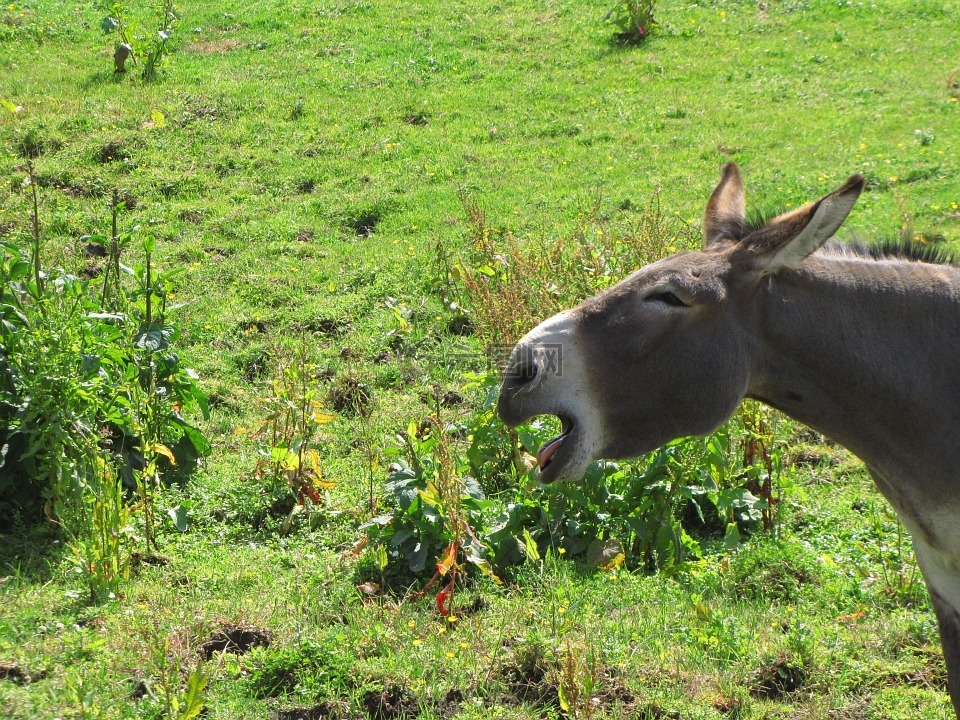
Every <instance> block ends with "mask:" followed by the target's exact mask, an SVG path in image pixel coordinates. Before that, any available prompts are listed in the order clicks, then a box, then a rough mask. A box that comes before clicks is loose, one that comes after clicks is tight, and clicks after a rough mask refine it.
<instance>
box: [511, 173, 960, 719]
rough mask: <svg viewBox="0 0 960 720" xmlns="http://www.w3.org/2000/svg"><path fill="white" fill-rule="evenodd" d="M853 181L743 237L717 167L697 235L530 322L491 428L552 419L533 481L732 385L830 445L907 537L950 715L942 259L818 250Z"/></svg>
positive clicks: (708, 410)
mask: <svg viewBox="0 0 960 720" xmlns="http://www.w3.org/2000/svg"><path fill="white" fill-rule="evenodd" d="M862 188H863V178H861V177H859V176H853V177H852V178H850V180H848V181H847V183H846V184H844V185H843V186H842V187H841V188H839V189H838V190H836V191H835V192H833V193H831V194H829V195H827V196H825V197H824V198H821V199H820V200H818V201H817V202H815V203H811V204H810V205H807V206H805V207H803V208H800V209H798V210H795V211H793V212H790V213H787V214H785V215H781V216H779V217H777V218H774V219H773V220H771V221H770V222H768V223H767V224H766V225H765V226H764V227H762V228H759V229H753V230H751V231H749V232H747V234H746V235H745V236H744V230H743V229H744V228H745V227H746V223H745V221H744V217H743V212H744V203H743V186H742V181H741V180H740V174H739V171H738V170H737V168H736V166H735V165H733V164H730V165H728V166H727V167H725V168H724V174H723V178H722V179H721V182H720V185H718V187H717V189H716V190H715V191H714V194H713V196H712V197H711V200H710V203H709V205H708V208H707V212H706V216H705V234H706V247H705V248H704V249H703V250H701V251H698V252H691V253H684V254H680V255H675V256H673V257H670V258H666V259H664V260H661V261H660V262H657V263H654V264H652V265H649V266H647V267H644V268H642V269H640V270H638V271H637V272H636V273H634V274H633V275H631V276H630V277H629V278H627V279H626V280H624V281H623V282H621V283H620V284H618V285H616V286H614V287H613V288H610V289H609V290H607V291H605V292H603V293H601V294H600V295H598V296H597V297H595V298H592V299H590V300H587V301H586V302H584V303H583V304H582V305H580V306H579V307H576V308H574V309H572V310H570V311H567V312H565V313H562V314H561V315H559V316H556V317H555V318H551V319H550V320H548V321H546V322H545V323H543V324H542V325H540V326H538V327H537V328H535V329H534V330H532V331H531V332H530V333H529V334H528V335H527V336H526V337H525V338H524V339H523V340H521V341H520V343H518V346H517V348H516V349H515V351H514V354H513V356H512V359H511V364H510V366H509V369H510V372H508V373H507V375H506V376H505V379H504V383H503V386H502V389H501V395H500V399H499V405H498V410H499V413H500V416H501V418H503V419H504V421H505V422H507V423H509V424H517V423H519V422H522V421H524V420H527V419H529V418H530V417H532V416H534V415H538V414H557V415H562V416H564V417H566V418H569V419H570V421H571V424H572V428H573V429H572V430H571V432H570V434H569V435H568V437H567V438H566V439H565V440H564V441H563V442H562V443H560V444H559V449H556V448H553V449H555V452H551V453H549V454H547V455H546V456H545V462H546V467H544V468H542V469H541V477H542V479H543V480H544V481H545V482H549V481H553V480H577V479H579V477H580V476H582V474H583V471H584V469H585V468H586V465H587V464H588V463H589V462H590V461H591V460H596V459H600V458H609V459H615V458H625V457H634V456H637V455H641V454H643V453H646V452H649V451H651V450H653V449H655V448H657V447H659V446H660V445H662V444H663V443H665V442H667V441H669V440H672V439H674V438H676V437H681V436H685V435H698V434H706V433H709V432H711V431H712V430H714V429H715V428H716V427H718V426H719V425H720V424H721V423H723V422H724V421H725V420H726V419H727V418H728V417H729V416H730V415H731V414H732V413H733V412H734V410H735V409H736V407H737V405H738V404H739V403H740V401H741V400H742V399H743V398H745V397H751V398H756V399H758V400H761V401H763V402H765V403H767V404H768V405H771V406H773V407H775V408H778V409H780V410H782V411H784V412H785V413H787V414H788V415H790V416H791V417H794V418H796V419H797V420H800V421H802V422H804V423H806V424H807V425H809V426H811V427H813V428H815V429H816V430H818V431H820V432H822V433H824V434H825V435H828V436H829V437H831V438H833V439H834V440H835V441H837V442H839V443H841V444H843V445H844V446H845V447H847V448H848V449H850V450H851V451H852V452H854V453H855V454H857V455H858V456H859V457H860V458H861V459H862V460H864V461H865V462H866V464H867V466H868V468H869V469H870V472H871V475H872V476H873V478H874V479H875V481H876V483H877V486H878V488H879V489H880V491H881V492H882V493H883V494H884V495H885V496H886V497H887V499H888V500H889V501H890V503H891V504H892V505H893V507H894V508H895V509H896V511H897V513H898V515H899V517H900V518H901V520H902V521H903V523H904V525H905V526H906V527H907V528H908V529H909V530H910V532H911V534H912V536H913V541H914V547H915V549H916V553H917V560H918V562H919V564H920V567H921V570H922V571H923V574H924V578H925V579H926V582H927V586H928V588H929V589H930V591H931V595H932V597H933V598H934V606H935V608H936V611H937V617H938V619H939V621H940V626H941V637H942V638H943V644H944V650H945V657H946V662H947V666H948V670H949V681H950V689H951V693H952V698H953V703H954V707H955V709H956V710H957V714H958V718H960V686H958V685H960V615H958V609H960V477H958V474H960V470H958V468H960V268H957V267H954V266H944V265H934V264H929V263H924V262H918V261H915V260H901V259H897V258H885V259H876V258H872V257H867V256H864V255H862V254H856V253H842V252H836V251H830V250H819V249H818V248H819V247H820V246H822V245H823V244H824V243H825V242H826V241H827V240H828V239H829V237H830V236H832V235H833V233H834V232H835V231H836V230H837V228H838V227H839V226H840V224H841V223H842V222H843V220H844V218H845V217H846V214H847V213H848V212H850V209H851V208H852V207H853V203H854V202H855V200H856V198H857V196H858V195H859V193H860V191H861V190H862ZM678 303H679V305H678ZM546 347H561V349H562V352H563V363H562V368H563V369H562V371H561V372H559V373H551V372H550V371H549V370H548V369H546V366H545V365H542V364H541V363H540V361H539V360H537V358H541V357H543V356H542V355H538V352H541V351H542V350H543V348H546ZM531 358H532V359H531ZM531 378H535V379H536V382H531Z"/></svg>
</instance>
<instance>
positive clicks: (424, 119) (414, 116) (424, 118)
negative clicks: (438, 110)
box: [403, 112, 430, 127]
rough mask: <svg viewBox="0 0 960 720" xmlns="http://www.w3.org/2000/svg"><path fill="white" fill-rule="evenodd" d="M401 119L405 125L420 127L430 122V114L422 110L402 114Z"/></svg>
mask: <svg viewBox="0 0 960 720" xmlns="http://www.w3.org/2000/svg"><path fill="white" fill-rule="evenodd" d="M403 121H404V122H405V123H406V124H407V125H415V126H418V127H420V126H423V125H427V124H428V123H429V122H430V116H429V115H427V114H425V113H422V112H412V113H407V114H406V115H404V117H403Z"/></svg>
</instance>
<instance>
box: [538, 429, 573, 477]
mask: <svg viewBox="0 0 960 720" xmlns="http://www.w3.org/2000/svg"><path fill="white" fill-rule="evenodd" d="M565 439H566V438H565V437H564V436H560V437H558V438H557V439H556V440H551V441H550V442H549V443H547V444H546V445H544V446H543V447H542V448H540V452H538V453H537V464H538V465H540V469H541V470H543V468H545V467H546V466H547V463H548V462H550V458H552V457H553V455H554V453H555V452H557V450H558V449H559V448H560V446H561V445H562V444H563V441H564V440H565Z"/></svg>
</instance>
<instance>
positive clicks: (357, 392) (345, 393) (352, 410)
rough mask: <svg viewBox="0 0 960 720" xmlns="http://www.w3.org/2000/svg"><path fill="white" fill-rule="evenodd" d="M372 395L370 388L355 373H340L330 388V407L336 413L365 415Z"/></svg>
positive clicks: (368, 409)
mask: <svg viewBox="0 0 960 720" xmlns="http://www.w3.org/2000/svg"><path fill="white" fill-rule="evenodd" d="M372 401H373V396H372V395H371V393H370V389H369V388H368V387H367V386H366V385H365V384H364V383H362V382H361V381H360V379H359V378H358V377H356V376H355V375H342V376H340V377H339V378H337V379H336V380H335V381H334V383H333V387H332V388H331V389H330V407H332V408H333V409H334V410H335V411H336V412H338V413H346V414H348V415H364V416H365V415H367V414H368V413H369V411H370V404H371V402H372Z"/></svg>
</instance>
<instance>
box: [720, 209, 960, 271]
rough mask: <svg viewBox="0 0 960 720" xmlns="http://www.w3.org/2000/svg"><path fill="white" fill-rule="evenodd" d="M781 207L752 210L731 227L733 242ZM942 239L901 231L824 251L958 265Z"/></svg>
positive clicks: (764, 222)
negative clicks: (898, 234) (896, 233)
mask: <svg viewBox="0 0 960 720" xmlns="http://www.w3.org/2000/svg"><path fill="white" fill-rule="evenodd" d="M784 212H786V210H785V209H784V208H782V207H774V208H766V209H763V210H753V211H751V212H749V213H748V215H747V217H746V218H745V219H744V220H742V221H740V222H739V223H737V224H736V225H735V226H734V227H733V240H735V241H739V240H743V238H745V237H746V236H747V235H749V234H750V233H753V232H756V231H757V230H760V229H762V228H764V227H766V225H767V224H768V223H769V222H770V221H771V220H773V219H774V218H777V217H779V216H780V215H782V214H783V213H784ZM942 240H943V236H942V235H940V236H936V235H935V236H932V237H931V236H928V235H924V234H917V233H914V232H913V231H912V230H910V229H907V230H904V231H903V232H902V233H901V235H900V236H899V237H895V236H891V237H886V238H883V239H881V240H878V241H870V240H866V239H864V238H863V237H861V236H859V235H854V236H853V237H852V238H851V239H850V240H849V241H846V242H839V241H838V240H836V239H833V240H831V241H830V242H829V243H827V245H825V246H824V250H825V251H826V252H828V253H832V254H835V255H846V256H848V257H861V258H865V259H868V260H877V261H882V260H905V261H907V262H921V263H930V264H931V265H960V258H958V257H957V256H956V255H955V254H954V253H953V252H951V251H950V250H948V249H947V248H945V247H943V245H942V243H941V241H942Z"/></svg>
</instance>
